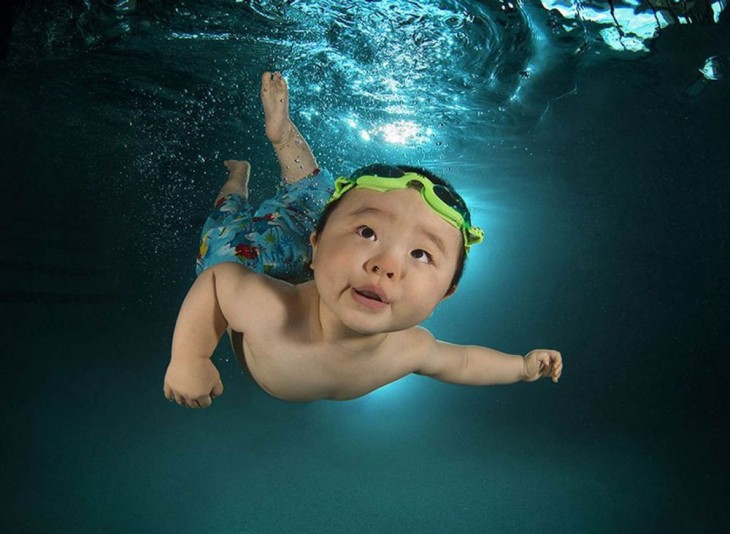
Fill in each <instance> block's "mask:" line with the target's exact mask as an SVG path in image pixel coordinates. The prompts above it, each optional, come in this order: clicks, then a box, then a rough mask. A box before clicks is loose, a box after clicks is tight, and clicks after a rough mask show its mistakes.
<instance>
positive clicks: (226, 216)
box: [195, 171, 333, 283]
mask: <svg viewBox="0 0 730 534" xmlns="http://www.w3.org/2000/svg"><path fill="white" fill-rule="evenodd" d="M332 191H333V179H332V175H331V174H330V173H328V172H326V171H321V172H320V173H318V174H317V175H314V176H308V177H307V178H303V179H302V180H299V181H298V182H296V183H293V184H288V183H282V184H281V185H280V186H279V187H278V189H277V191H276V194H275V195H274V197H273V198H270V199H268V200H265V201H263V202H262V203H261V205H260V206H259V208H258V209H257V210H256V211H255V212H254V211H253V208H252V206H251V205H250V204H249V203H248V201H247V200H246V199H245V198H243V197H242V196H240V195H236V194H230V195H226V196H225V197H223V198H222V199H220V200H219V201H218V203H217V204H216V206H215V208H214V209H213V211H212V212H211V214H210V215H209V216H208V219H207V220H206V221H205V225H204V226H203V231H202V234H201V238H200V250H199V252H198V255H197V257H196V269H195V271H196V273H197V274H200V273H201V272H203V270H205V269H207V268H209V267H212V266H213V265H217V264H219V263H224V262H233V263H240V264H242V265H245V266H246V267H248V268H249V269H251V270H253V271H256V272H259V273H264V274H267V275H269V276H272V277H274V278H279V279H281V280H286V281H287V282H291V283H299V282H305V281H307V280H311V279H312V272H311V270H310V269H309V262H310V261H311V257H312V247H311V245H310V243H309V235H310V234H311V233H312V231H313V230H314V226H315V224H316V223H317V219H318V217H319V215H320V213H321V212H322V210H323V209H324V206H325V203H326V202H327V200H328V199H329V197H330V196H331V195H332Z"/></svg>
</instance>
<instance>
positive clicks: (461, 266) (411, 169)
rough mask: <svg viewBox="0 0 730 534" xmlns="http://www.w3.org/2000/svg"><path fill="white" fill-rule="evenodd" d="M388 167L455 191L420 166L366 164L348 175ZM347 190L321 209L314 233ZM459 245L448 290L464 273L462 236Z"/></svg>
mask: <svg viewBox="0 0 730 534" xmlns="http://www.w3.org/2000/svg"><path fill="white" fill-rule="evenodd" d="M388 167H391V168H392V167H396V168H397V169H400V170H401V171H402V172H403V173H407V172H415V173H416V174H420V175H421V176H424V177H426V178H428V179H429V180H431V182H433V183H434V184H436V185H443V186H445V187H448V188H449V189H451V190H452V191H454V192H456V190H455V189H454V187H453V186H452V185H451V184H450V183H449V181H448V180H446V179H444V178H441V177H440V176H438V175H436V174H434V173H433V172H431V171H429V170H428V169H424V168H422V167H414V166H412V165H383V164H379V163H376V164H373V165H367V166H366V167H360V168H359V169H357V170H356V171H355V172H353V173H352V174H351V175H350V177H351V178H359V177H360V176H365V175H368V174H376V173H377V170H378V169H383V168H388ZM378 175H379V176H382V174H378ZM396 177H397V176H393V177H392V178H396ZM347 193H349V191H348V192H346V193H345V194H344V195H342V196H341V197H340V198H338V199H337V200H335V201H333V202H330V203H329V204H327V206H326V207H325V209H324V211H322V214H321V215H320V216H319V220H318V221H317V225H316V226H315V228H314V233H315V234H316V235H317V236H319V235H321V234H322V232H323V231H324V227H325V225H326V224H327V220H328V219H329V217H330V215H332V212H333V211H334V210H335V209H336V208H337V206H338V204H339V203H340V200H342V198H343V197H344V196H345V195H347ZM461 239H462V243H461V246H460V247H459V258H458V259H457V262H456V271H455V272H454V277H453V278H452V280H451V284H450V286H449V290H450V291H451V290H453V289H454V288H455V287H456V286H457V285H458V283H459V281H460V280H461V276H462V275H463V274H464V267H465V265H466V257H467V256H466V252H465V251H464V243H463V238H461Z"/></svg>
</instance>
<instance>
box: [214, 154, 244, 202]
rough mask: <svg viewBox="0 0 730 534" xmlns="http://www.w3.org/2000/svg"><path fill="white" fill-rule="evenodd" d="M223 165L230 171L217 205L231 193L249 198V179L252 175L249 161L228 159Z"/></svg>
mask: <svg viewBox="0 0 730 534" xmlns="http://www.w3.org/2000/svg"><path fill="white" fill-rule="evenodd" d="M223 165H225V166H226V169H228V180H226V183H224V184H223V187H221V190H220V192H219V193H218V196H217V197H216V199H215V203H216V204H217V203H218V201H219V200H220V199H221V198H223V197H224V196H226V195H230V194H231V193H236V194H237V195H241V196H242V197H243V198H248V178H249V175H250V174H251V165H249V163H248V161H241V160H236V159H228V160H226V161H224V162H223Z"/></svg>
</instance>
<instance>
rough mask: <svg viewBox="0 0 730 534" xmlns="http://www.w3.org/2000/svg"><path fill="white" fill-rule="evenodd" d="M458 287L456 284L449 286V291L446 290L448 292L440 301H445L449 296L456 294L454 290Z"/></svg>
mask: <svg viewBox="0 0 730 534" xmlns="http://www.w3.org/2000/svg"><path fill="white" fill-rule="evenodd" d="M458 287H459V286H458V285H457V284H454V285H453V286H451V287H450V288H449V290H448V291H447V292H446V294H445V295H444V296H443V298H442V299H441V300H442V301H443V300H446V299H447V298H449V297H450V296H451V295H453V294H454V293H456V289H457V288H458Z"/></svg>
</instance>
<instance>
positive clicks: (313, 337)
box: [231, 284, 422, 402]
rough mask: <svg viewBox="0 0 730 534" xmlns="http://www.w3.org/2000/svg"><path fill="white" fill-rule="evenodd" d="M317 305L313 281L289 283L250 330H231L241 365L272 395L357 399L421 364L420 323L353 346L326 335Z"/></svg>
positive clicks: (292, 398)
mask: <svg viewBox="0 0 730 534" xmlns="http://www.w3.org/2000/svg"><path fill="white" fill-rule="evenodd" d="M282 287H283V286H282ZM289 287H290V288H291V286H289ZM277 304H278V305H277ZM318 307H319V303H318V296H317V293H316V289H315V288H314V285H313V284H303V285H301V286H295V288H294V289H286V288H285V289H284V290H283V295H282V300H280V301H278V302H276V304H275V305H273V306H261V307H260V309H259V310H258V313H257V315H256V317H255V319H253V320H249V321H248V322H249V324H248V325H247V328H246V330H247V331H246V332H244V333H243V334H241V333H238V332H235V331H234V332H232V333H231V341H232V345H233V348H234V351H235V353H236V356H237V357H238V361H239V363H240V364H241V367H243V368H244V369H245V370H247V371H248V372H249V374H250V375H251V377H252V378H253V379H254V380H255V381H256V383H257V384H258V385H259V386H261V388H262V389H264V390H265V391H266V392H267V393H269V394H270V395H273V396H274V397H277V398H280V399H283V400H287V401H298V402H309V401H313V400H318V399H333V400H346V399H353V398H356V397H360V396H362V395H365V394H367V393H369V392H371V391H373V390H375V389H377V388H379V387H381V386H383V385H385V384H388V383H390V382H393V381H395V380H398V379H399V378H402V377H404V376H406V375H408V374H410V373H412V372H413V371H414V370H415V369H416V368H417V364H416V355H417V353H418V345H419V341H420V340H421V339H422V336H421V335H420V333H419V330H418V329H415V328H414V329H410V330H406V331H403V332H394V333H390V334H388V335H387V336H386V337H385V339H384V340H382V341H380V342H379V343H378V344H377V346H375V347H373V345H374V344H373V343H372V341H378V340H377V339H376V338H373V339H371V340H365V341H366V343H364V344H362V346H361V347H360V350H359V351H356V352H355V351H352V350H348V348H343V347H342V346H341V345H340V344H338V343H336V342H331V341H327V340H325V339H322V335H321V334H322V333H321V329H320V328H319V318H318V317H319V316H318ZM252 322H253V323H254V324H251V323H252ZM367 341H371V343H367ZM367 345H370V348H368V347H367ZM352 346H353V345H350V348H352Z"/></svg>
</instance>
